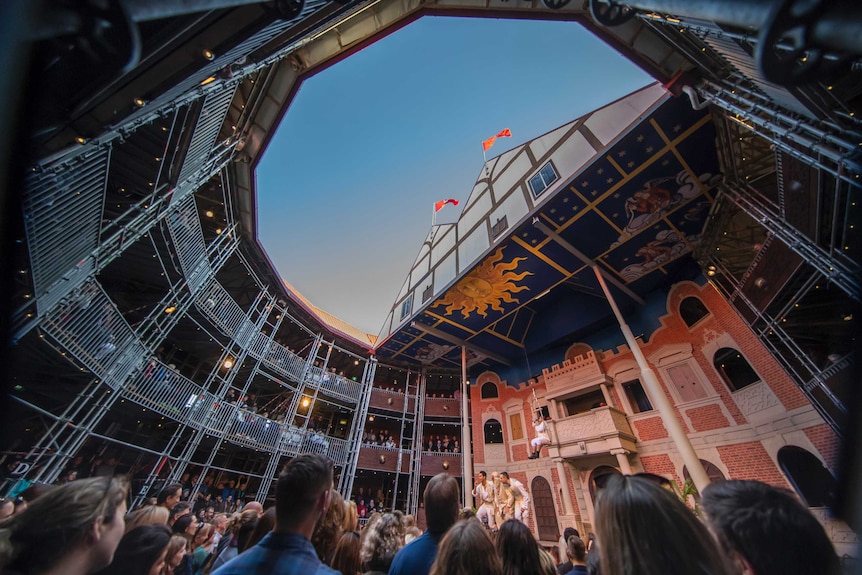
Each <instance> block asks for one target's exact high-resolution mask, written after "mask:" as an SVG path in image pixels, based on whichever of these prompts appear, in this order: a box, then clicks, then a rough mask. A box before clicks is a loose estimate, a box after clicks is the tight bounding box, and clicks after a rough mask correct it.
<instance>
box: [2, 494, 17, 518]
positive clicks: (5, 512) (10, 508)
mask: <svg viewBox="0 0 862 575" xmlns="http://www.w3.org/2000/svg"><path fill="white" fill-rule="evenodd" d="M14 513H15V502H14V501H12V500H11V499H7V498H5V497H3V498H0V521H3V520H4V519H6V518H7V517H12V515H13V514H14Z"/></svg>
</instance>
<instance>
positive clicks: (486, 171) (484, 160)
mask: <svg viewBox="0 0 862 575" xmlns="http://www.w3.org/2000/svg"><path fill="white" fill-rule="evenodd" d="M482 160H483V163H482V165H484V166H485V176H490V175H491V174H490V173H489V172H488V155H487V154H486V153H485V146H484V145H483V146H482Z"/></svg>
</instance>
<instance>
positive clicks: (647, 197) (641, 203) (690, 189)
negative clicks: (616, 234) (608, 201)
mask: <svg viewBox="0 0 862 575" xmlns="http://www.w3.org/2000/svg"><path fill="white" fill-rule="evenodd" d="M721 179H722V176H721V174H710V173H705V174H701V175H700V176H699V178H698V180H697V181H695V180H694V178H693V177H692V176H691V174H689V173H688V172H687V171H686V170H681V171H680V172H679V173H678V174H676V176H668V177H665V178H655V179H652V180H649V181H648V182H646V183H645V184H644V187H643V189H640V190H638V191H636V192H635V193H634V194H632V195H631V196H630V197H629V198H627V199H626V201H625V204H624V205H625V211H626V216H627V217H628V223H627V224H626V226H625V228H624V229H623V232H624V233H625V234H626V235H628V236H633V235H635V234H636V233H637V232H638V231H640V230H642V229H643V228H646V227H648V226H650V225H652V224H653V223H654V222H656V221H657V220H659V219H660V218H662V217H664V216H665V215H666V214H667V213H668V212H670V211H672V210H673V209H674V208H676V207H677V206H678V205H680V204H683V203H685V202H687V201H688V200H690V199H692V198H694V197H695V196H697V195H699V194H700V193H701V191H702V190H704V189H709V188H712V187H713V186H715V185H716V184H718V183H719V182H720V181H721ZM625 240H626V237H625V236H621V237H620V239H619V241H620V242H623V241H625Z"/></svg>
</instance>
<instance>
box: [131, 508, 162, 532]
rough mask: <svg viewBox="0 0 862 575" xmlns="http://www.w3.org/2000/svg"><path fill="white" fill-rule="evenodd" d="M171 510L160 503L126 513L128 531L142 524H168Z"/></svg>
mask: <svg viewBox="0 0 862 575" xmlns="http://www.w3.org/2000/svg"><path fill="white" fill-rule="evenodd" d="M169 516H170V511H168V510H167V509H165V508H164V507H162V506H160V505H147V506H145V507H141V508H140V509H135V510H134V511H132V512H131V513H129V514H127V515H126V533H128V532H129V531H131V530H132V529H135V528H136V527H141V526H142V525H167V524H168V517H169Z"/></svg>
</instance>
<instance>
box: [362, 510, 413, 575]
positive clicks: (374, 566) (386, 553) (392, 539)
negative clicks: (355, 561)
mask: <svg viewBox="0 0 862 575" xmlns="http://www.w3.org/2000/svg"><path fill="white" fill-rule="evenodd" d="M367 529H368V533H367V534H364V535H365V536H364V537H363V538H362V544H361V547H360V549H359V560H360V561H361V563H362V566H363V568H364V569H365V573H366V575H367V574H374V575H380V574H383V575H386V574H387V573H388V572H389V567H390V566H391V565H392V560H393V559H394V558H395V554H396V553H398V550H399V549H401V547H402V546H403V545H404V525H403V524H402V522H401V517H399V516H398V515H396V514H395V513H383V514H382V515H381V516H380V519H379V520H378V521H375V522H374V524H373V525H372V526H371V527H369V528H367Z"/></svg>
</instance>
